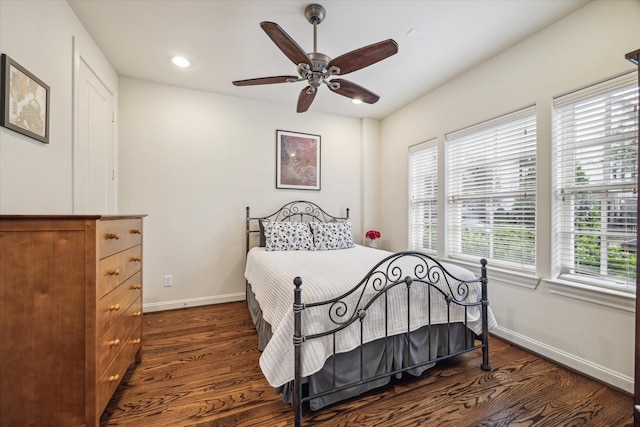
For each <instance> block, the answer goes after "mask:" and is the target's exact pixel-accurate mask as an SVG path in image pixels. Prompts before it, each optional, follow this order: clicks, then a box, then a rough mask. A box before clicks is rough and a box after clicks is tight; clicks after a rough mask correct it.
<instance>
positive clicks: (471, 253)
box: [445, 106, 536, 271]
mask: <svg viewBox="0 0 640 427" xmlns="http://www.w3.org/2000/svg"><path fill="white" fill-rule="evenodd" d="M445 139H446V153H447V158H446V161H447V189H448V197H447V208H448V214H447V219H448V244H449V255H450V256H451V257H454V258H456V257H457V258H470V259H478V258H486V259H488V260H490V261H491V262H492V264H493V265H502V266H508V267H511V268H517V269H520V270H524V271H534V270H535V261H536V245H535V237H536V236H535V232H536V229H535V226H536V110H535V106H531V107H527V108H524V109H522V110H518V111H516V112H513V113H510V114H507V115H504V116H501V117H498V118H496V119H492V120H489V121H487V122H483V123H480V124H478V125H475V126H472V127H469V128H466V129H463V130H460V131H457V132H453V133H450V134H448V135H446V137H445Z"/></svg>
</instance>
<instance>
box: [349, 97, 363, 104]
mask: <svg viewBox="0 0 640 427" xmlns="http://www.w3.org/2000/svg"><path fill="white" fill-rule="evenodd" d="M351 103H352V104H356V105H359V104H362V99H357V98H353V99H352V100H351Z"/></svg>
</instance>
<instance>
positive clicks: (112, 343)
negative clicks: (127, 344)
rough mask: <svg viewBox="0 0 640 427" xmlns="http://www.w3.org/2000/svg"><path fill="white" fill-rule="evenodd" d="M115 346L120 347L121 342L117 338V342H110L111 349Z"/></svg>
mask: <svg viewBox="0 0 640 427" xmlns="http://www.w3.org/2000/svg"><path fill="white" fill-rule="evenodd" d="M115 345H120V340H119V339H118V338H116V339H115V340H111V341H109V347H113V346H115Z"/></svg>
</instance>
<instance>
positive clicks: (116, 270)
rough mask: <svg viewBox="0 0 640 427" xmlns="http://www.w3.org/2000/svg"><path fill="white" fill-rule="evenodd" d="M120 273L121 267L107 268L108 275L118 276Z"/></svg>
mask: <svg viewBox="0 0 640 427" xmlns="http://www.w3.org/2000/svg"><path fill="white" fill-rule="evenodd" d="M119 274H120V269H119V268H114V269H113V270H107V276H117V275H119Z"/></svg>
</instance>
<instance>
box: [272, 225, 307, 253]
mask: <svg viewBox="0 0 640 427" xmlns="http://www.w3.org/2000/svg"><path fill="white" fill-rule="evenodd" d="M262 225H263V226H264V236H265V248H266V249H267V250H268V251H312V250H314V249H315V247H314V246H313V236H312V235H311V229H310V228H309V224H307V223H305V222H266V221H265V222H263V224H262Z"/></svg>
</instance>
